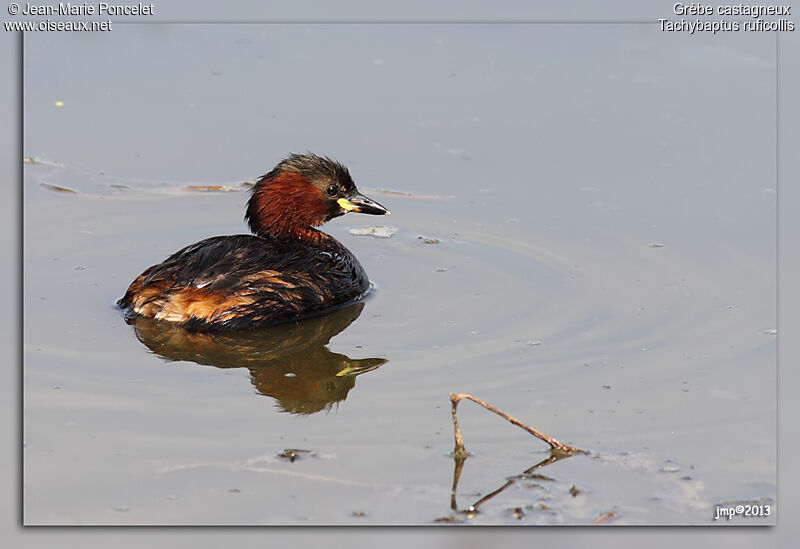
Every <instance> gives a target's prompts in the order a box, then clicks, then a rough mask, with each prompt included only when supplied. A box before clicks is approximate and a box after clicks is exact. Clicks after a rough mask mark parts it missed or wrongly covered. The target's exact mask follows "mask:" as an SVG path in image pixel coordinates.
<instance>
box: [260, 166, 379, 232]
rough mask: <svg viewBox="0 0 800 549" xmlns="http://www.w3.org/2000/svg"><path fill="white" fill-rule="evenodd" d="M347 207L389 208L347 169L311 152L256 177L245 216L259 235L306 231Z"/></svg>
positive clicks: (356, 209) (360, 210)
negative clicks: (371, 196) (372, 197)
mask: <svg viewBox="0 0 800 549" xmlns="http://www.w3.org/2000/svg"><path fill="white" fill-rule="evenodd" d="M347 212H358V213H366V214H373V215H383V214H388V213H389V210H387V209H386V208H384V207H383V206H381V205H380V204H378V203H377V202H375V201H373V200H370V199H369V198H367V197H366V196H364V195H362V194H360V193H359V192H358V189H357V188H356V185H355V183H353V179H352V178H351V177H350V173H349V172H348V171H347V168H345V167H344V166H342V165H341V164H339V163H338V162H335V161H334V160H331V159H330V158H327V157H324V156H317V155H315V154H311V153H307V154H292V155H289V156H288V157H287V158H285V159H284V160H282V161H281V162H280V163H279V164H278V165H277V166H275V168H273V170H272V171H271V172H269V173H268V174H266V175H264V176H262V177H261V178H260V179H259V180H258V181H257V182H256V184H255V186H254V187H253V190H252V196H251V197H250V200H249V202H248V203H247V213H246V214H245V216H244V217H245V220H246V221H247V224H248V225H249V226H250V230H251V231H253V233H255V234H257V235H273V236H303V235H305V234H309V231H308V229H309V228H310V227H315V226H318V225H322V224H323V223H325V222H326V221H328V220H330V219H333V218H334V217H338V216H340V215H344V214H346V213H347Z"/></svg>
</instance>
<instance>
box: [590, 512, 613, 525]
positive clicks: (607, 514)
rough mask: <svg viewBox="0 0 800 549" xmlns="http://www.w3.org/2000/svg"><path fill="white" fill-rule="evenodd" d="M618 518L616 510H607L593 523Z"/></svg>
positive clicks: (603, 522) (597, 523)
mask: <svg viewBox="0 0 800 549" xmlns="http://www.w3.org/2000/svg"><path fill="white" fill-rule="evenodd" d="M615 518H617V513H616V512H614V511H606V512H605V513H603V514H602V515H600V516H599V517H597V518H596V519H594V522H592V525H594V526H597V525H600V524H605V523H607V522H609V521H611V520H613V519H615Z"/></svg>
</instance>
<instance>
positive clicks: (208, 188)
mask: <svg viewBox="0 0 800 549" xmlns="http://www.w3.org/2000/svg"><path fill="white" fill-rule="evenodd" d="M181 189H182V190H184V191H196V192H201V193H229V192H236V191H241V190H242V189H240V188H236V187H231V186H229V185H184V186H183V187H181Z"/></svg>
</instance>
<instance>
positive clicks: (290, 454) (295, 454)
mask: <svg viewBox="0 0 800 549" xmlns="http://www.w3.org/2000/svg"><path fill="white" fill-rule="evenodd" d="M310 453H311V450H298V449H296V448H287V449H286V450H284V451H283V452H281V453H280V454H278V457H279V458H283V459H288V460H289V462H291V463H294V462H295V460H298V459H300V457H301V455H302V454H310Z"/></svg>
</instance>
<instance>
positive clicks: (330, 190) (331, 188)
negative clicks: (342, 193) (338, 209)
mask: <svg viewBox="0 0 800 549" xmlns="http://www.w3.org/2000/svg"><path fill="white" fill-rule="evenodd" d="M325 192H326V193H327V194H328V196H330V197H331V198H333V197H334V196H336V195H337V194H339V189H337V188H336V185H331V186H329V187H328V188H327V189H325Z"/></svg>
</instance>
